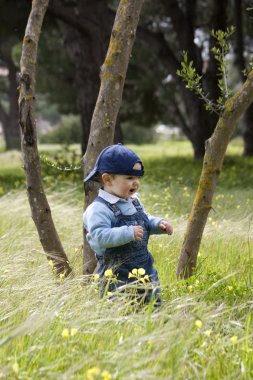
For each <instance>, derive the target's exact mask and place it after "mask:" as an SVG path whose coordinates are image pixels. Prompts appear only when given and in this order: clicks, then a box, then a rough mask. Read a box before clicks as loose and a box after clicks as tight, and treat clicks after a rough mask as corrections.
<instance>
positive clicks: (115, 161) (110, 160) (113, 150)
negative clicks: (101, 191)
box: [84, 144, 144, 182]
mask: <svg viewBox="0 0 253 380" xmlns="http://www.w3.org/2000/svg"><path fill="white" fill-rule="evenodd" d="M137 162H139V163H140V164H141V169H140V170H136V169H133V167H134V165H135V164H136V163H137ZM98 173H110V174H125V175H132V176H137V177H142V176H143V175H144V167H143V164H142V162H141V159H140V157H139V156H137V154H136V153H135V152H134V151H133V150H131V149H129V148H127V147H126V146H124V145H122V144H115V145H110V146H108V147H106V148H105V149H103V150H102V152H101V153H100V154H99V156H98V158H97V161H96V163H95V166H94V168H93V169H92V171H91V172H90V173H89V174H88V175H87V177H85V178H84V182H87V181H90V180H93V181H95V180H96V176H97V175H98Z"/></svg>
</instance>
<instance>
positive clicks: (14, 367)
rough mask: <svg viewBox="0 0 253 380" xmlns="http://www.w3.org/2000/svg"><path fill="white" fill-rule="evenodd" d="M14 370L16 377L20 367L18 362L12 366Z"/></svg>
mask: <svg viewBox="0 0 253 380" xmlns="http://www.w3.org/2000/svg"><path fill="white" fill-rule="evenodd" d="M12 370H13V372H14V373H16V375H17V374H18V372H19V365H18V363H17V362H15V363H14V364H13V366H12Z"/></svg>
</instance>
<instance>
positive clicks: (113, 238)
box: [83, 189, 163, 256]
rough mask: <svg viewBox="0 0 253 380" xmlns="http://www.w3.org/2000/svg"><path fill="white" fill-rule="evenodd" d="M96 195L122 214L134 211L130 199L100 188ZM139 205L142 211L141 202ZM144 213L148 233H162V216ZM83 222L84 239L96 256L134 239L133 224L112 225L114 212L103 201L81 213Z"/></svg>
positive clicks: (114, 221)
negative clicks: (160, 226)
mask: <svg viewBox="0 0 253 380" xmlns="http://www.w3.org/2000/svg"><path fill="white" fill-rule="evenodd" d="M98 195H99V196H100V197H101V198H103V199H105V200H106V201H107V202H109V203H112V204H116V205H117V207H118V208H119V209H120V211H121V212H122V214H123V215H133V214H135V213H136V208H135V207H134V205H133V203H132V201H131V199H122V198H118V197H117V196H115V195H112V194H110V193H108V192H107V191H105V190H102V189H100V190H99V193H98ZM135 197H136V195H135ZM141 206H142V209H143V211H144V207H143V205H142V204H141ZM144 212H145V211H144ZM146 215H147V217H148V220H149V223H150V233H151V234H161V233H163V231H162V230H161V229H160V228H159V223H160V222H161V220H162V219H163V218H161V217H154V216H152V215H149V214H147V213H146ZM83 222H84V228H85V229H86V231H87V235H86V239H87V241H88V243H89V245H90V247H91V249H92V250H93V251H94V252H95V253H96V254H97V256H102V255H103V254H104V252H105V250H106V248H111V247H119V246H120V245H124V244H127V243H129V242H131V241H134V229H133V226H121V227H113V226H114V225H115V223H116V219H115V216H114V213H113V211H112V210H111V209H110V208H109V207H108V206H107V205H106V204H104V203H101V202H93V203H91V204H90V205H89V206H88V207H87V209H86V211H85V212H84V214H83Z"/></svg>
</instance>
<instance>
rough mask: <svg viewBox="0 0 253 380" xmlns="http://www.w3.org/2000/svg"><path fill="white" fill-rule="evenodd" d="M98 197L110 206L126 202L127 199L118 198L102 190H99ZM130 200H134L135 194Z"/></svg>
mask: <svg viewBox="0 0 253 380" xmlns="http://www.w3.org/2000/svg"><path fill="white" fill-rule="evenodd" d="M98 196H99V197H101V198H103V199H104V200H105V201H107V202H109V203H111V204H115V203H117V202H118V201H122V202H128V199H123V198H119V197H117V196H116V195H113V194H110V193H108V192H107V191H105V190H103V189H99V192H98ZM131 198H136V194H134V195H133V197H131Z"/></svg>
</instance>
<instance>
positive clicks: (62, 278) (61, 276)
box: [60, 273, 65, 282]
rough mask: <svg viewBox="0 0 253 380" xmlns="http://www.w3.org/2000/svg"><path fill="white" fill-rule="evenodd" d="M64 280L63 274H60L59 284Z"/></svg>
mask: <svg viewBox="0 0 253 380" xmlns="http://www.w3.org/2000/svg"><path fill="white" fill-rule="evenodd" d="M64 278H65V273H61V274H60V282H62V281H63V280H64Z"/></svg>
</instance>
